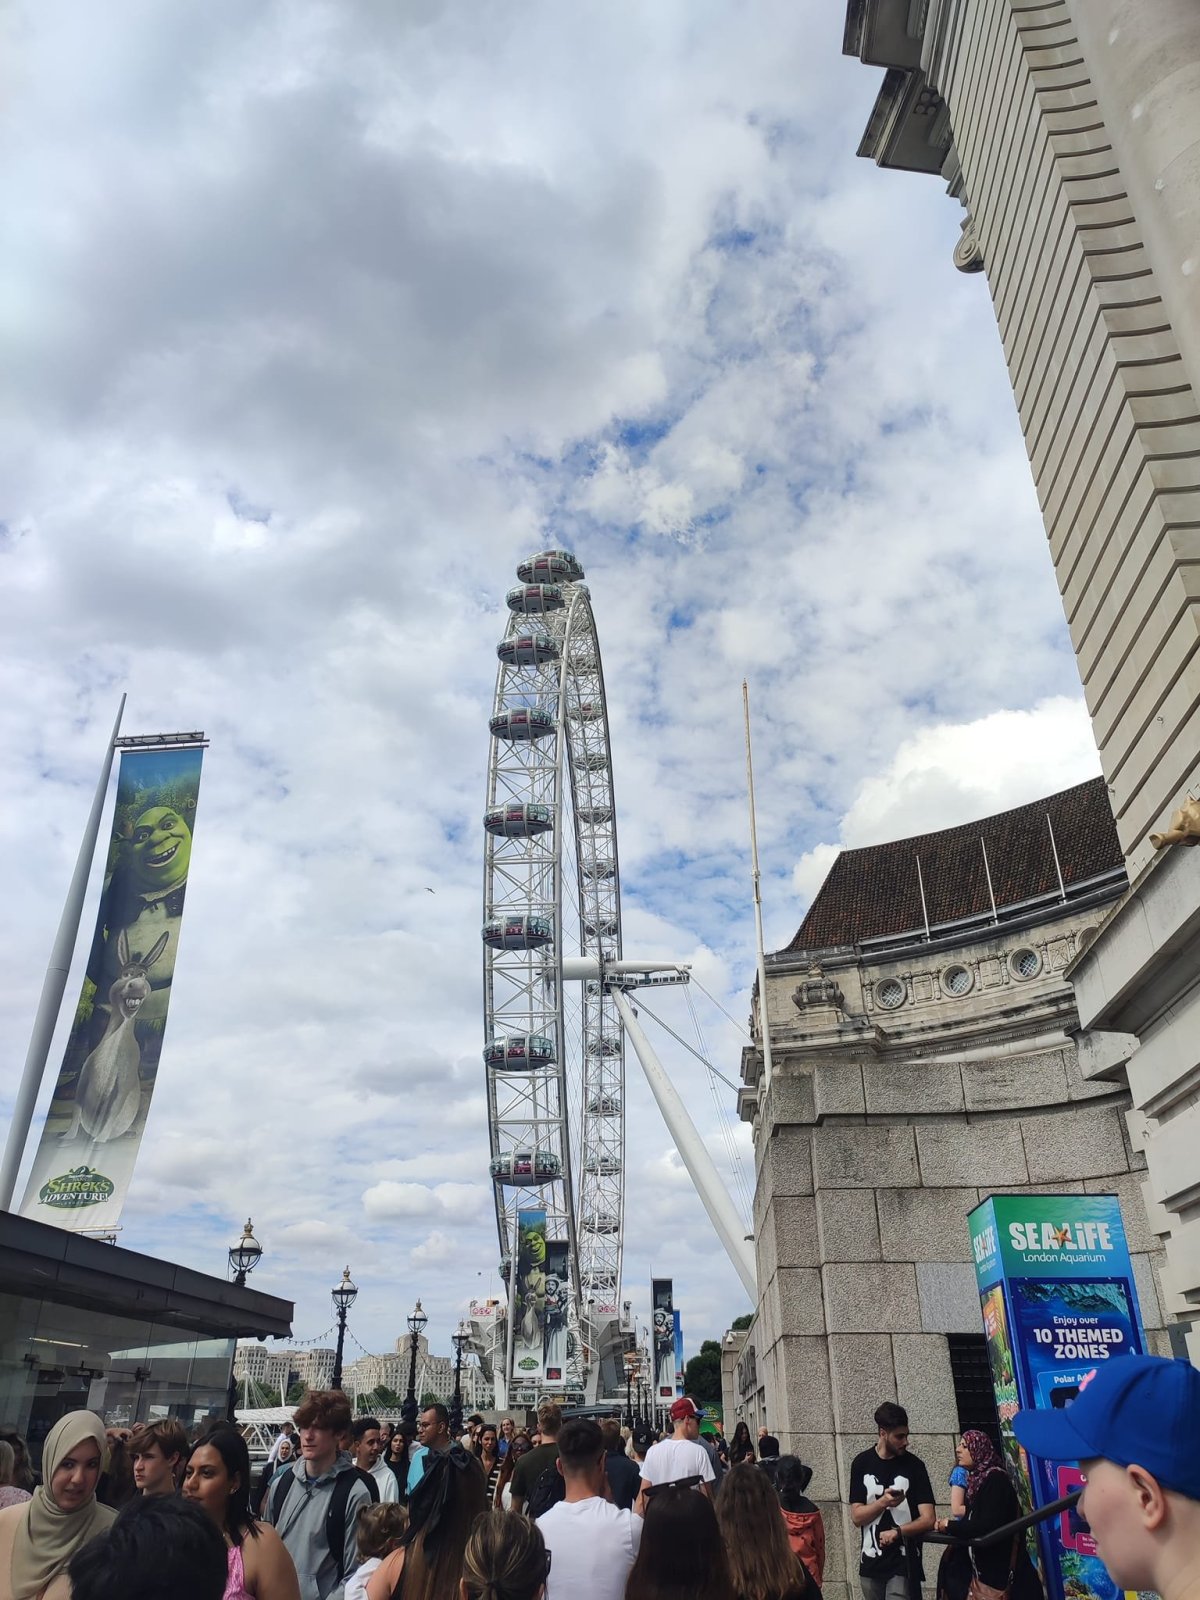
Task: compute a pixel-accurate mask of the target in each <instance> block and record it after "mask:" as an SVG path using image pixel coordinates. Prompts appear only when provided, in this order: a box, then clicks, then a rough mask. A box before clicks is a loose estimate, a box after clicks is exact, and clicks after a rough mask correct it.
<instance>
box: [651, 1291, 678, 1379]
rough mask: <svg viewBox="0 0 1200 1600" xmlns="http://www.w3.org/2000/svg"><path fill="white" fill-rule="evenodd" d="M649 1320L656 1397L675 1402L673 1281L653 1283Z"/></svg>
mask: <svg viewBox="0 0 1200 1600" xmlns="http://www.w3.org/2000/svg"><path fill="white" fill-rule="evenodd" d="M650 1320H651V1327H652V1330H653V1339H654V1397H655V1399H656V1400H660V1401H662V1400H665V1401H666V1402H667V1404H668V1405H670V1404H671V1402H672V1401H673V1400H674V1399H675V1295H674V1285H673V1284H672V1282H671V1279H670V1278H652V1279H651V1280H650Z"/></svg>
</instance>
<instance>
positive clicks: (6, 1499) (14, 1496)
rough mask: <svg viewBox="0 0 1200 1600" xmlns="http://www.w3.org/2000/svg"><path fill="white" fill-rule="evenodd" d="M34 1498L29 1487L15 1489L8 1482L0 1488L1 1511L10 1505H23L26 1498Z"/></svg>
mask: <svg viewBox="0 0 1200 1600" xmlns="http://www.w3.org/2000/svg"><path fill="white" fill-rule="evenodd" d="M32 1499H33V1496H32V1495H31V1494H30V1492H29V1490H28V1489H15V1488H13V1486H12V1485H11V1484H7V1483H6V1484H5V1485H4V1486H3V1488H0V1511H6V1510H7V1509H8V1507H9V1506H23V1505H24V1504H25V1502H26V1500H32Z"/></svg>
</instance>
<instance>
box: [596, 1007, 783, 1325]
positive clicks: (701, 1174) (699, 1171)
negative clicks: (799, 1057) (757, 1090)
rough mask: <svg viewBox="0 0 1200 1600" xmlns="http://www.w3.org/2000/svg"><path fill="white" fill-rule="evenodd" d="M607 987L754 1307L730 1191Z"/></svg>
mask: <svg viewBox="0 0 1200 1600" xmlns="http://www.w3.org/2000/svg"><path fill="white" fill-rule="evenodd" d="M607 988H608V992H609V993H610V994H611V995H612V998H613V1002H614V1004H615V1005H616V1008H617V1011H618V1012H619V1013H620V1017H621V1022H622V1024H623V1025H624V1028H625V1032H626V1033H627V1034H628V1035H629V1042H630V1044H632V1045H633V1048H634V1051H635V1052H636V1054H637V1058H638V1060H639V1061H640V1062H641V1065H642V1071H643V1072H644V1073H645V1075H646V1082H647V1083H648V1084H649V1085H650V1092H651V1094H653V1096H654V1098H655V1100H656V1101H657V1102H658V1109H659V1110H660V1111H661V1112H662V1117H663V1121H664V1122H665V1123H666V1125H667V1129H668V1132H669V1133H670V1135H671V1137H672V1139H674V1141H675V1148H676V1149H677V1150H678V1151H679V1154H680V1156H681V1157H682V1158H683V1164H684V1166H685V1167H686V1168H687V1170H688V1176H689V1177H690V1178H691V1180H692V1182H693V1183H694V1184H695V1186H696V1192H697V1193H698V1194H699V1196H700V1198H701V1200H702V1201H703V1202H704V1209H705V1210H706V1211H707V1212H708V1215H709V1220H710V1221H711V1222H712V1225H713V1227H714V1228H715V1229H716V1230H717V1236H718V1237H719V1239H720V1241H721V1243H722V1244H723V1245H724V1246H725V1253H726V1254H727V1255H728V1257H729V1259H730V1261H731V1262H732V1263H733V1266H734V1270H735V1271H736V1272H737V1275H738V1277H739V1278H740V1279H741V1280H742V1286H743V1288H744V1289H745V1291H746V1293H747V1294H748V1295H749V1296H750V1304H751V1305H752V1306H757V1305H758V1278H757V1274H756V1271H755V1265H754V1252H753V1250H752V1249H751V1248H750V1245H749V1243H748V1241H747V1239H746V1237H745V1225H744V1224H743V1222H742V1219H741V1218H740V1217H739V1216H738V1213H737V1208H736V1207H735V1206H734V1203H733V1201H732V1200H731V1199H730V1197H729V1191H728V1190H727V1189H726V1187H725V1185H724V1184H723V1183H722V1182H721V1179H720V1175H719V1174H718V1172H717V1168H716V1164H715V1163H714V1161H713V1158H712V1157H711V1156H710V1155H709V1153H708V1147H707V1146H706V1145H705V1143H704V1140H703V1139H702V1138H701V1137H700V1134H699V1132H698V1131H697V1129H696V1124H695V1123H694V1122H693V1121H692V1119H691V1117H690V1116H689V1115H688V1113H687V1108H686V1107H685V1106H684V1103H683V1100H682V1098H681V1096H680V1094H679V1091H678V1090H677V1089H676V1087H675V1085H674V1084H673V1083H672V1082H671V1080H670V1078H669V1077H668V1076H667V1073H666V1069H665V1068H664V1067H663V1064H662V1062H661V1061H660V1060H659V1059H658V1056H657V1055H656V1054H655V1051H654V1047H653V1045H652V1044H651V1043H650V1041H649V1039H648V1038H647V1037H646V1035H645V1032H644V1031H643V1029H642V1026H641V1024H640V1023H639V1022H638V1020H637V1017H636V1015H635V1014H634V1010H633V1007H632V1006H631V1005H630V1003H629V998H628V996H627V995H626V994H625V993H624V991H623V990H622V989H621V988H620V987H619V985H618V984H617V983H609V984H608V985H607Z"/></svg>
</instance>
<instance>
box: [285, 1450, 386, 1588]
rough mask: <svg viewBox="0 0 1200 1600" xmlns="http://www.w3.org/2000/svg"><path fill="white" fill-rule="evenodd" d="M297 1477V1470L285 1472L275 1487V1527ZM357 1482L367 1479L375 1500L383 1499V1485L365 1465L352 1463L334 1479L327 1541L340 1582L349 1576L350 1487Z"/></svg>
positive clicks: (326, 1514)
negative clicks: (350, 1466)
mask: <svg viewBox="0 0 1200 1600" xmlns="http://www.w3.org/2000/svg"><path fill="white" fill-rule="evenodd" d="M295 1481H296V1474H295V1473H294V1472H285V1473H284V1475H283V1476H282V1477H281V1478H280V1480H279V1482H278V1483H277V1484H276V1485H275V1487H274V1488H273V1489H272V1490H271V1522H272V1524H273V1525H274V1526H275V1527H278V1526H279V1513H280V1512H281V1511H282V1510H283V1505H284V1501H285V1500H286V1499H287V1497H288V1495H289V1493H290V1492H291V1488H292V1485H293V1484H294V1483H295ZM356 1483H365V1484H366V1486H367V1492H368V1493H369V1494H370V1496H371V1499H372V1500H375V1501H377V1500H378V1499H379V1485H378V1484H377V1483H376V1482H375V1479H374V1477H373V1475H372V1474H371V1473H369V1472H364V1471H363V1469H362V1468H361V1467H352V1468H351V1469H350V1471H349V1472H339V1473H338V1475H337V1477H336V1478H335V1479H334V1480H333V1493H332V1494H331V1495H330V1496H329V1505H328V1507H327V1509H326V1512H325V1542H326V1543H327V1544H328V1546H329V1554H330V1555H331V1556H332V1557H333V1559H334V1561H335V1562H336V1563H337V1581H338V1582H339V1583H341V1581H342V1580H343V1578H344V1577H345V1576H346V1507H347V1504H348V1503H349V1500H350V1491H351V1490H352V1489H353V1488H354V1485H355V1484H356Z"/></svg>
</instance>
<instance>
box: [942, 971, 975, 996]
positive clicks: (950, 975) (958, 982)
mask: <svg viewBox="0 0 1200 1600" xmlns="http://www.w3.org/2000/svg"><path fill="white" fill-rule="evenodd" d="M972 981H973V980H972V978H971V974H970V972H969V971H968V970H967V968H966V967H947V968H946V970H945V972H943V973H942V988H943V989H945V991H946V993H947V994H966V993H967V992H968V990H969V989H970V987H971V983H972Z"/></svg>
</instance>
